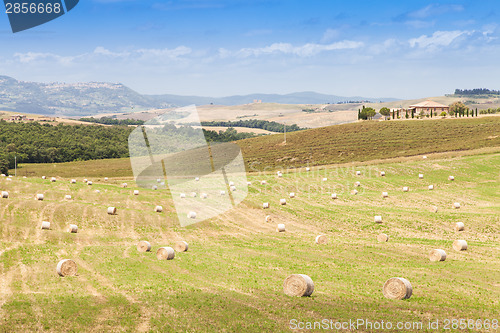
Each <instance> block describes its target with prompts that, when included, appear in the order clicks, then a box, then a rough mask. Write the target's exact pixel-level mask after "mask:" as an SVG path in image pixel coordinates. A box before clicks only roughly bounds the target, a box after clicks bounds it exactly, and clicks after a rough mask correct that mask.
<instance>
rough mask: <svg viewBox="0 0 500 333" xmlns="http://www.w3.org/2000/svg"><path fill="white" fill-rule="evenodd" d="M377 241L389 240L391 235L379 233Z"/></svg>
mask: <svg viewBox="0 0 500 333" xmlns="http://www.w3.org/2000/svg"><path fill="white" fill-rule="evenodd" d="M377 241H379V242H380V243H385V242H388V241H389V236H388V235H387V234H379V235H378V236H377Z"/></svg>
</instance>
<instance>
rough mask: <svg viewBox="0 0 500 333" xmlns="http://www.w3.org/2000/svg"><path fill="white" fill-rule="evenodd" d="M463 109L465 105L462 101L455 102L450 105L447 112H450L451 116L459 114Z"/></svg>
mask: <svg viewBox="0 0 500 333" xmlns="http://www.w3.org/2000/svg"><path fill="white" fill-rule="evenodd" d="M465 109H467V107H466V106H465V105H464V103H462V102H455V103H453V104H451V105H450V109H449V111H448V113H449V114H450V116H453V115H455V116H456V115H457V114H458V115H460V114H462V112H464V111H465Z"/></svg>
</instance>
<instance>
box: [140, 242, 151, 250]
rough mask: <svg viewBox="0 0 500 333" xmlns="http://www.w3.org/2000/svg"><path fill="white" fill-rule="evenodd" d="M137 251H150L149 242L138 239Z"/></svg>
mask: <svg viewBox="0 0 500 333" xmlns="http://www.w3.org/2000/svg"><path fill="white" fill-rule="evenodd" d="M137 251H139V252H149V251H151V243H149V242H148V241H140V242H139V243H137Z"/></svg>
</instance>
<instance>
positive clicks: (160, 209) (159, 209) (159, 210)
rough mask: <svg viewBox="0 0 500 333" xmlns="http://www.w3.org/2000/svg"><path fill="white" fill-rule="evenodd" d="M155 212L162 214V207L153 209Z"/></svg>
mask: <svg viewBox="0 0 500 333" xmlns="http://www.w3.org/2000/svg"><path fill="white" fill-rule="evenodd" d="M155 212H157V213H161V212H163V207H162V206H156V207H155Z"/></svg>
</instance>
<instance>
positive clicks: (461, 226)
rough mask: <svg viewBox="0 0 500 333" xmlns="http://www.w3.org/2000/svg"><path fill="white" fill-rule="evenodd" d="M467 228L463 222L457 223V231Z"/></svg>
mask: <svg viewBox="0 0 500 333" xmlns="http://www.w3.org/2000/svg"><path fill="white" fill-rule="evenodd" d="M464 229H465V225H464V223H463V222H457V223H455V231H463V230H464Z"/></svg>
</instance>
